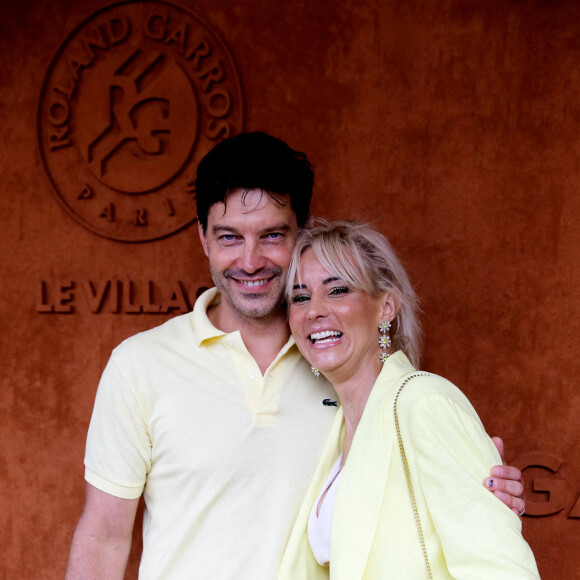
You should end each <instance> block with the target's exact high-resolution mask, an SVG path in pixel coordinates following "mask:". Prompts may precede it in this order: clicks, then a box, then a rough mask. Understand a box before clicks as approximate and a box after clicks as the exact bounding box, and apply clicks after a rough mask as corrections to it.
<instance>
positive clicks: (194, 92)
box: [38, 0, 243, 242]
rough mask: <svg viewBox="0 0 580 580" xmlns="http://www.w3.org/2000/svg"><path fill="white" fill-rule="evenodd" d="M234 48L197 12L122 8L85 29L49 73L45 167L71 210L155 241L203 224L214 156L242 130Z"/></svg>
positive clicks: (140, 4)
mask: <svg viewBox="0 0 580 580" xmlns="http://www.w3.org/2000/svg"><path fill="white" fill-rule="evenodd" d="M242 114H243V107H242V92H241V88H240V82H239V77H238V74H237V72H236V69H235V66H234V63H233V60H232V58H231V56H230V54H229V52H228V50H227V48H226V46H225V45H224V43H223V42H222V41H221V40H220V39H219V38H218V37H217V36H216V35H215V33H213V32H212V31H211V30H210V29H209V28H208V27H207V26H206V25H205V24H203V23H202V22H201V21H200V20H199V18H198V17H197V16H195V15H194V14H192V13H191V12H190V11H188V10H185V9H183V8H180V7H177V6H174V5H172V4H169V3H167V2H162V1H152V0H146V1H136V2H122V3H119V4H114V5H112V6H109V7H108V8H105V9H104V10H102V11H100V12H98V13H96V14H94V15H93V16H91V17H90V18H89V19H88V20H86V21H85V22H83V23H82V24H81V25H80V26H79V27H78V28H77V29H76V30H74V31H73V33H72V34H71V35H70V36H69V38H67V39H66V41H65V42H64V43H63V45H62V46H61V47H60V49H59V51H58V53H57V55H56V57H55V58H54V60H53V62H52V63H51V65H50V67H49V70H48V72H47V75H46V78H45V81H44V85H43V89H42V93H41V98H40V104H39V111H38V134H39V144H40V152H41V157H42V162H43V165H44V168H45V170H46V173H47V175H48V177H49V179H50V181H51V183H52V186H53V189H54V192H55V194H56V196H57V198H58V200H59V201H60V202H61V203H62V204H63V206H64V207H65V208H66V209H67V210H68V211H69V212H70V213H71V214H72V215H73V216H74V217H75V218H76V219H77V220H79V221H80V222H81V223H82V224H83V225H84V226H86V227H87V228H89V229H90V230H92V231H93V232H95V233H97V234H99V235H101V236H105V237H107V238H111V239H115V240H120V241H125V242H143V241H148V240H154V239H158V238H162V237H165V236H168V235H170V234H173V233H174V232H176V231H178V230H180V229H181V228H183V227H185V226H186V225H188V224H190V223H191V222H192V221H193V220H194V218H195V199H194V189H193V183H192V182H193V178H194V175H195V168H196V166H197V164H198V162H199V160H200V159H201V157H203V155H204V154H205V153H206V152H207V151H209V149H211V147H213V145H215V143H217V142H218V141H219V140H221V139H224V138H226V137H228V136H230V135H234V134H236V133H239V132H240V131H241V129H242Z"/></svg>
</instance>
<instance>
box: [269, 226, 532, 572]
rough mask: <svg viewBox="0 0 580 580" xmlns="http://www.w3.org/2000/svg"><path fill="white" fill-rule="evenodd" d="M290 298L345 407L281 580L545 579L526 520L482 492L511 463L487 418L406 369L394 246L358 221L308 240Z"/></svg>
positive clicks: (411, 318)
mask: <svg viewBox="0 0 580 580" xmlns="http://www.w3.org/2000/svg"><path fill="white" fill-rule="evenodd" d="M287 295H288V302H289V317H290V327H291V330H292V334H293V336H294V338H295V340H296V343H297V345H298V347H299V348H300V350H301V352H302V354H303V355H304V356H305V357H306V359H308V360H309V362H310V363H311V364H312V365H313V372H315V374H316V373H318V372H322V373H323V374H324V375H325V376H326V377H327V378H328V379H329V380H330V381H331V382H332V383H333V385H334V387H335V390H336V392H337V394H338V396H339V398H340V401H341V408H340V409H339V411H338V413H337V416H336V420H335V422H334V425H333V427H332V429H331V432H330V434H329V437H328V441H327V443H326V447H325V449H324V452H323V455H322V457H321V459H320V463H319V465H318V467H317V470H316V472H315V475H314V478H313V481H312V483H311V485H310V488H309V491H308V493H307V496H306V498H305V501H304V503H303V505H302V508H301V510H300V512H299V515H298V519H297V521H296V524H295V527H294V529H293V531H292V534H291V537H290V540H289V543H288V546H287V549H286V551H285V554H284V556H283V559H282V563H281V567H280V571H279V575H278V578H279V580H310V579H312V580H317V579H321V580H322V579H325V578H329V577H330V578H332V579H334V580H359V579H361V580H362V579H365V580H381V579H389V580H391V579H392V580H414V579H423V578H437V579H439V578H441V579H442V578H458V579H469V580H473V579H485V580H488V579H490V578H493V579H494V580H498V579H506V580H507V579H509V580H517V579H531V578H539V575H538V571H537V568H536V564H535V561H534V557H533V554H532V552H531V550H530V548H529V546H528V544H527V543H526V542H525V541H524V539H523V537H522V535H521V522H520V520H519V518H518V516H517V515H516V514H514V513H513V511H511V510H510V509H509V508H508V507H507V506H505V505H503V504H502V503H501V502H499V501H497V499H496V498H495V497H494V496H493V495H492V494H490V493H489V492H488V491H487V490H486V489H485V488H483V487H482V486H481V483H480V481H481V480H482V479H483V478H484V477H485V476H486V475H487V474H488V473H489V470H490V469H491V467H492V466H493V465H495V464H497V463H498V462H500V458H499V455H498V453H497V450H496V449H495V446H494V444H493V442H492V441H491V440H490V438H489V437H488V436H487V434H486V433H485V430H484V428H483V425H482V424H481V422H480V420H479V418H478V416H477V414H476V412H475V411H474V409H473V407H472V406H471V405H470V403H469V401H468V400H467V399H466V398H465V396H464V395H463V394H462V393H461V391H459V389H457V388H456V387H455V386H454V385H452V384H451V383H450V382H449V381H447V380H446V379H443V378H441V377H438V376H436V375H433V374H429V373H424V372H418V371H416V370H415V368H414V367H413V365H412V364H411V362H410V361H409V359H411V360H412V361H416V360H417V359H418V354H419V335H420V331H419V325H418V322H417V317H416V311H417V299H416V296H415V294H414V292H413V290H412V287H411V285H410V283H409V280H408V277H407V275H406V273H405V271H404V269H403V267H402V265H401V264H400V262H399V261H398V259H397V258H396V256H395V254H394V253H393V251H392V249H391V247H390V245H389V244H388V242H387V240H386V239H385V238H384V237H383V236H381V235H380V234H379V233H378V232H375V231H374V230H372V229H371V228H369V227H368V226H364V225H360V224H352V223H347V222H336V223H334V224H327V223H326V222H325V223H324V224H323V225H321V226H318V227H314V228H312V229H310V230H306V231H305V232H303V233H302V234H301V235H300V237H299V239H298V242H297V245H296V250H295V254H294V258H293V261H292V264H291V266H290V272H289V287H288V292H287ZM377 328H378V329H379V330H378V331H377ZM377 345H378V346H377ZM333 466H334V467H333ZM329 474H330V477H329Z"/></svg>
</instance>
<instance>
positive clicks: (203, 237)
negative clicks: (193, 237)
mask: <svg viewBox="0 0 580 580" xmlns="http://www.w3.org/2000/svg"><path fill="white" fill-rule="evenodd" d="M197 231H198V233H199V239H200V241H201V245H202V247H203V251H204V252H205V255H206V256H208V257H209V254H208V251H207V236H206V235H205V234H204V232H203V226H202V225H201V223H200V222H197Z"/></svg>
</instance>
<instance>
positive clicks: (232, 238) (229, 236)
mask: <svg viewBox="0 0 580 580" xmlns="http://www.w3.org/2000/svg"><path fill="white" fill-rule="evenodd" d="M236 239H237V238H236V236H235V235H234V234H223V235H222V236H220V237H219V240H220V242H226V243H227V242H234V241H235V240H236Z"/></svg>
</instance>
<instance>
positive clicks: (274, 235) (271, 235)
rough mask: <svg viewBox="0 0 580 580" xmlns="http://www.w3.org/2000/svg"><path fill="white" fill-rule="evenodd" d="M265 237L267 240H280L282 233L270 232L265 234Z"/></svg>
mask: <svg viewBox="0 0 580 580" xmlns="http://www.w3.org/2000/svg"><path fill="white" fill-rule="evenodd" d="M266 238H267V239H269V240H280V239H282V234H281V233H280V232H270V233H269V234H266Z"/></svg>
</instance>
